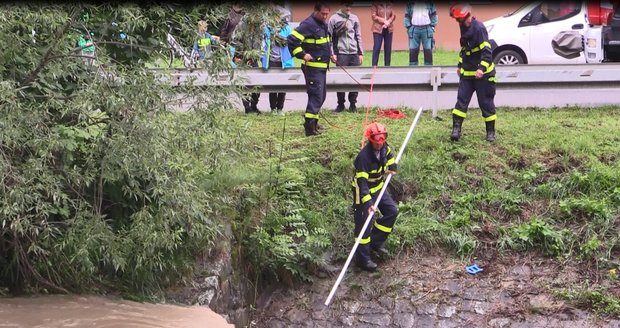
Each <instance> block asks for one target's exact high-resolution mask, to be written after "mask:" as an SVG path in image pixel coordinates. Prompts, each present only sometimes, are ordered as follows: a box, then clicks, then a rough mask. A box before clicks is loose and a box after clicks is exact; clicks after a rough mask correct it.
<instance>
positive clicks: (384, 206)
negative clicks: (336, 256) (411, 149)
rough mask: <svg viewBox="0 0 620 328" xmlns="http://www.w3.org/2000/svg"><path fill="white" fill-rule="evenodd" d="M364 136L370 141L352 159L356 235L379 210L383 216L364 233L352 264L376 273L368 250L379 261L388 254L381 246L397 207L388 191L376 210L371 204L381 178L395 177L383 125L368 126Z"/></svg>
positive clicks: (375, 198) (393, 220) (393, 157)
mask: <svg viewBox="0 0 620 328" xmlns="http://www.w3.org/2000/svg"><path fill="white" fill-rule="evenodd" d="M364 136H365V137H366V138H367V139H368V141H369V142H368V143H367V144H366V145H365V146H364V148H362V150H361V151H360V152H359V154H358V155H357V157H356V158H355V161H354V166H355V176H354V177H353V181H352V191H353V203H354V208H355V212H354V221H355V236H358V235H359V233H360V231H361V230H362V228H363V227H364V223H365V222H366V218H367V217H368V215H370V213H372V212H373V211H376V210H377V209H378V210H379V211H380V212H381V214H382V216H381V217H380V218H377V219H376V220H375V222H374V224H373V225H369V226H368V228H367V229H366V230H365V231H364V234H363V236H362V239H361V240H360V243H359V247H358V248H357V251H356V254H355V264H356V265H357V266H358V267H360V268H362V269H364V270H367V271H375V270H376V269H377V264H376V263H375V262H374V261H373V260H372V258H371V251H372V252H373V253H374V254H375V255H377V257H378V258H385V257H387V256H388V255H389V253H388V251H387V249H386V248H385V246H384V243H385V241H386V239H387V237H388V236H389V235H390V233H391V232H392V228H393V227H394V223H395V222H396V217H397V216H398V207H397V206H396V203H395V202H394V200H393V199H392V197H391V196H390V194H389V193H388V191H387V190H386V191H385V192H384V193H383V196H382V197H381V201H380V202H379V205H378V208H376V207H375V206H374V204H376V203H377V197H378V196H379V193H380V191H381V188H383V185H384V179H383V176H384V175H385V174H386V173H388V174H392V175H393V174H396V169H397V164H396V158H395V154H394V151H393V150H392V148H391V147H390V146H389V145H388V144H387V142H386V140H387V137H388V132H387V130H386V128H385V126H383V125H382V124H380V123H376V122H374V123H371V124H369V125H368V126H367V127H366V130H365V132H364Z"/></svg>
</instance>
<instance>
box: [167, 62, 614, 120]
mask: <svg viewBox="0 0 620 328" xmlns="http://www.w3.org/2000/svg"><path fill="white" fill-rule="evenodd" d="M496 70H497V75H496V76H497V81H498V84H497V90H498V94H499V93H504V92H510V91H514V92H516V91H518V92H519V93H518V94H517V93H515V95H516V96H514V97H517V98H519V97H523V93H524V92H526V93H527V94H528V95H529V97H541V99H542V98H544V97H545V91H546V90H547V91H549V90H552V91H553V92H554V93H553V94H554V97H557V98H558V99H557V102H558V103H559V104H562V103H564V104H566V103H569V102H570V101H568V100H569V99H570V97H577V96H578V97H579V100H577V101H574V103H576V104H579V103H584V104H586V103H590V100H589V99H590V98H589V94H591V93H590V92H583V91H586V90H590V91H592V90H596V89H606V90H609V89H612V90H610V92H609V93H610V94H615V95H617V97H615V98H616V99H615V100H613V99H609V100H608V101H607V102H614V101H615V102H616V103H620V64H618V63H599V64H571V65H515V66H496ZM162 73H163V78H164V79H170V81H171V83H174V84H176V85H179V84H181V83H186V82H188V81H190V80H191V79H194V82H193V83H194V84H195V85H204V84H229V83H231V76H228V75H221V76H218V77H211V76H209V75H208V74H207V73H206V72H205V71H204V70H173V71H162ZM232 78H233V79H236V80H237V82H240V83H243V84H245V85H247V86H253V87H258V88H260V90H261V91H262V92H271V91H282V92H305V80H304V77H303V73H302V71H301V69H299V68H292V69H286V70H282V69H270V70H268V71H263V70H262V69H260V68H253V69H247V70H238V71H235V73H234V76H232ZM458 82H459V78H458V75H457V74H456V67H455V66H417V67H409V66H405V67H395V66H391V67H378V68H376V69H375V68H372V67H337V66H335V65H334V66H331V67H330V70H329V72H328V73H327V87H328V90H329V92H335V91H352V90H358V91H364V90H366V91H367V90H369V89H370V86H371V84H372V86H373V91H377V92H403V91H407V92H415V91H431V92H432V93H433V96H432V98H433V99H434V100H433V101H432V102H431V104H429V105H430V106H428V107H432V108H433V110H434V111H433V112H434V114H436V110H437V108H438V107H439V105H438V101H439V94H440V92H443V91H453V92H455V91H456V90H457V88H458ZM530 92H531V93H530ZM616 92H617V93H616ZM592 96H593V97H595V95H592ZM599 97H600V96H599ZM606 97H607V96H606ZM452 98H453V99H454V100H455V97H454V96H453V97H452ZM608 98H609V97H608ZM547 101H548V99H547ZM528 105H530V104H528ZM428 107H427V108H428Z"/></svg>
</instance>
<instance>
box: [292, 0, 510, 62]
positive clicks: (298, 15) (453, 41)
mask: <svg viewBox="0 0 620 328" xmlns="http://www.w3.org/2000/svg"><path fill="white" fill-rule="evenodd" d="M371 3H372V2H371V1H354V2H353V9H352V12H353V13H354V14H356V15H357V16H358V17H359V18H360V24H361V26H362V42H363V45H364V48H365V49H364V50H372V44H373V41H372V32H371V31H370V28H371V26H372V19H371V17H370V5H371ZM405 5H406V3H405V2H394V4H393V6H394V11H395V14H396V20H395V21H394V39H393V42H392V49H393V50H406V49H407V48H408V40H407V31H406V30H405V27H404V24H403V18H404V16H405ZM521 5H522V4H519V3H516V2H500V3H493V2H491V1H479V4H477V3H476V2H472V7H473V13H474V16H475V17H476V18H477V19H478V20H480V21H485V20H488V19H491V18H494V17H498V16H502V15H504V14H507V13H510V12H512V11H513V10H515V9H517V8H518V7H520V6H521ZM340 7H341V4H340V2H339V1H338V2H331V12H332V14H334V13H336V11H338V9H339V8H340ZM289 8H290V10H291V12H292V21H293V22H300V21H302V20H304V19H305V18H307V17H308V16H309V15H310V14H311V13H312V11H313V9H314V2H294V3H290V4H289ZM448 8H449V4H448V3H447V2H441V3H437V13H438V14H439V23H438V24H437V29H436V31H435V42H436V46H437V48H440V49H445V50H459V49H460V46H459V33H460V32H459V28H458V24H457V23H456V21H455V20H454V19H452V18H450V16H449V13H448Z"/></svg>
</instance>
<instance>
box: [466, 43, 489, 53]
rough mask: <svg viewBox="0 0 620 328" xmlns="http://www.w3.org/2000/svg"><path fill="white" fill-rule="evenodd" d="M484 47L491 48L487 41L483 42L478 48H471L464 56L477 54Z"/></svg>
mask: <svg viewBox="0 0 620 328" xmlns="http://www.w3.org/2000/svg"><path fill="white" fill-rule="evenodd" d="M486 47H489V48H491V44H490V43H489V42H487V41H484V42H482V43H481V44H480V45H479V46H477V47H475V48H473V49H471V50H469V51H468V52H466V54H467V55H468V56H469V55H471V54H472V53H474V52H478V51H480V50H482V49H484V48H486Z"/></svg>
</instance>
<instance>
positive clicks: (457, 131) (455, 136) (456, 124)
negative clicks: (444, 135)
mask: <svg viewBox="0 0 620 328" xmlns="http://www.w3.org/2000/svg"><path fill="white" fill-rule="evenodd" d="M462 125H463V118H462V117H460V116H456V115H452V134H451V135H450V140H452V141H459V139H461V126H462Z"/></svg>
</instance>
